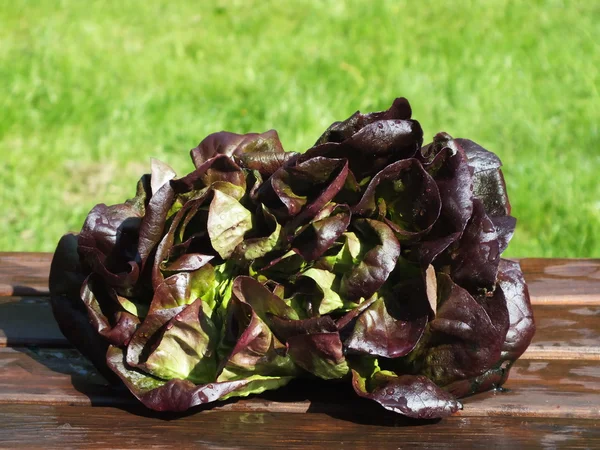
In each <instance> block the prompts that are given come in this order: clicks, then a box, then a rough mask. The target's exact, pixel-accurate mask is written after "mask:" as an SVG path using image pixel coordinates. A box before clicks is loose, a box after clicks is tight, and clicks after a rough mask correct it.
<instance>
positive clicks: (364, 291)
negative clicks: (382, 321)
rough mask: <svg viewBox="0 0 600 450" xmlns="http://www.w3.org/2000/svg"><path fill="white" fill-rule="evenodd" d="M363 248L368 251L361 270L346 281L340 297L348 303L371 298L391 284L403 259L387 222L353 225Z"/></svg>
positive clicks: (363, 221) (353, 271)
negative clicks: (391, 278)
mask: <svg viewBox="0 0 600 450" xmlns="http://www.w3.org/2000/svg"><path fill="white" fill-rule="evenodd" d="M352 225H353V227H354V229H356V231H357V234H358V235H360V240H361V247H368V248H369V250H367V251H365V252H364V254H363V256H362V258H360V262H359V263H358V265H357V266H355V267H354V268H352V269H351V270H350V271H349V272H347V273H345V274H344V276H343V277H342V281H341V286H340V289H341V291H340V295H341V296H342V297H344V298H345V299H346V300H348V301H354V300H358V299H360V298H361V297H362V298H365V299H367V298H369V297H371V295H373V294H374V293H375V291H377V289H379V288H380V287H381V286H382V285H383V283H385V281H386V280H387V278H388V276H389V274H390V273H391V272H392V270H393V269H394V267H395V265H396V261H397V260H398V257H399V256H400V244H399V243H398V240H397V239H396V237H395V236H394V233H393V231H392V230H391V229H390V227H388V226H387V225H386V224H384V223H383V222H379V221H377V220H372V219H358V220H354V221H353V222H352Z"/></svg>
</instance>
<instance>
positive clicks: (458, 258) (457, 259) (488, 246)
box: [450, 198, 500, 293]
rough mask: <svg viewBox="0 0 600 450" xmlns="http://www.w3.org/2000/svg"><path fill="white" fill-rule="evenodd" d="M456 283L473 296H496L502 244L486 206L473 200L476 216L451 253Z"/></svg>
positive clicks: (477, 200)
mask: <svg viewBox="0 0 600 450" xmlns="http://www.w3.org/2000/svg"><path fill="white" fill-rule="evenodd" d="M450 259H451V275H452V279H453V280H454V281H455V282H456V283H458V284H460V285H461V286H463V287H465V288H466V289H468V290H469V291H470V292H483V293H485V292H493V291H494V286H495V285H496V276H497V274H498V264H499V263H500V243H499V241H498V233H497V232H496V227H495V226H494V223H493V222H492V221H491V220H490V218H489V217H488V216H487V214H486V213H485V210H484V207H483V203H482V202H481V200H479V199H477V198H476V199H474V200H473V215H472V216H471V219H470V220H469V223H468V224H467V227H466V228H465V231H464V233H463V235H462V237H461V238H460V240H459V241H458V245H457V246H456V248H453V249H451V251H450Z"/></svg>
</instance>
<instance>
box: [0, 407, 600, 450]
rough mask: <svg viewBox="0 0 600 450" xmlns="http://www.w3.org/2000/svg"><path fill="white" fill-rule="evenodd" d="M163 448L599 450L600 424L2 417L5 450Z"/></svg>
mask: <svg viewBox="0 0 600 450" xmlns="http://www.w3.org/2000/svg"><path fill="white" fill-rule="evenodd" d="M140 414H142V415H140ZM42 436H43V439H40V438H41V437H42ZM165 446H169V447H174V446H176V447H177V448H208V449H237V448H257V449H264V448H286V449H297V448H302V449H306V448H308V449H312V448H315V449H321V448H336V449H337V448H377V449H388V448H389V449H412V448H432V447H435V448H452V449H457V448H503V449H520V448H563V447H568V448H598V447H599V446H600V423H598V422H594V421H589V420H578V419H568V420H566V419H549V418H544V419H535V420H531V419H523V418H514V417H512V418H510V417H503V418H489V417H479V418H472V417H450V418H448V419H445V420H443V421H439V422H424V421H421V422H415V421H407V420H403V419H402V418H401V417H399V416H397V415H390V414H383V415H380V416H376V417H362V418H360V419H359V420H356V419H355V420H354V421H353V420H348V419H347V418H346V417H340V416H332V415H329V414H326V413H315V414H306V415H303V414H273V413H265V412H245V413H244V412H235V411H230V412H219V413H214V414H204V413H201V414H193V415H188V416H185V417H180V418H178V419H177V420H168V419H165V418H162V419H161V418H158V417H156V416H153V415H146V414H145V413H144V412H141V413H140V412H138V411H135V410H134V411H123V410H121V409H116V408H107V407H98V408H93V409H92V408H86V407H66V406H59V405H53V406H50V405H48V406H23V405H8V406H6V407H4V408H2V410H0V447H4V448H57V447H60V448H64V447H68V448H98V447H102V448H155V447H161V448H162V447H165Z"/></svg>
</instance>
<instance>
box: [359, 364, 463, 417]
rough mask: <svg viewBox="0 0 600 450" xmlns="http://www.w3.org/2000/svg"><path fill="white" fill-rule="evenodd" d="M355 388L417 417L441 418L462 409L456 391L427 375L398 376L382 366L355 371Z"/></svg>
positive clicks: (389, 407) (361, 394)
mask: <svg viewBox="0 0 600 450" xmlns="http://www.w3.org/2000/svg"><path fill="white" fill-rule="evenodd" d="M352 387H353V388H354V391H355V392H356V393H357V394H358V395H359V396H360V397H364V398H368V399H370V400H374V401H376V402H377V403H379V404H380V405H381V406H383V407H384V408H385V409H388V410H390V411H393V412H395V413H398V414H402V415H404V416H407V417H411V418H414V419H438V418H442V417H447V416H449V415H451V414H454V413H455V412H456V411H458V410H459V409H462V405H461V404H460V402H458V401H457V400H456V398H455V397H454V396H452V394H449V393H448V392H446V391H444V390H443V389H441V388H440V387H439V386H437V385H436V384H435V383H434V382H433V381H431V380H430V379H428V378H427V377H425V376H423V375H396V374H395V373H393V372H389V371H379V370H378V369H376V370H375V372H374V373H368V374H367V373H363V374H361V373H360V372H359V371H357V370H352Z"/></svg>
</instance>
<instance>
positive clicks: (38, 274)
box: [0, 253, 52, 296]
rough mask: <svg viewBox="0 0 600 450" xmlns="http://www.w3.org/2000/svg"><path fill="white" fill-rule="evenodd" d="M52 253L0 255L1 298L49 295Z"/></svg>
mask: <svg viewBox="0 0 600 450" xmlns="http://www.w3.org/2000/svg"><path fill="white" fill-rule="evenodd" d="M51 262H52V253H0V296H8V295H48V294H49V291H48V275H50V263H51Z"/></svg>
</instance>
